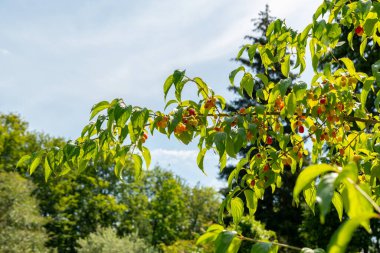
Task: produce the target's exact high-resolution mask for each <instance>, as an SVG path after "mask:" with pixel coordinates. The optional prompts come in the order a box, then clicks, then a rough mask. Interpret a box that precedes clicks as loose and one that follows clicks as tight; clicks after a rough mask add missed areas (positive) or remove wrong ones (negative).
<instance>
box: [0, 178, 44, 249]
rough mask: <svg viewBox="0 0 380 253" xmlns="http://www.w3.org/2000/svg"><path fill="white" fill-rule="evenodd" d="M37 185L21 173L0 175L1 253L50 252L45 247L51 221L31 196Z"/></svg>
mask: <svg viewBox="0 0 380 253" xmlns="http://www.w3.org/2000/svg"><path fill="white" fill-rule="evenodd" d="M34 188H35V186H34V185H33V183H32V182H30V181H29V180H27V179H25V178H22V177H21V176H20V175H19V174H18V173H14V172H0V251H1V252H9V253H11V252H15V253H16V252H50V251H52V250H51V249H50V250H49V249H48V248H46V247H45V243H46V242H47V240H48V236H47V234H46V231H45V229H44V227H43V226H44V225H45V224H46V222H47V219H45V218H43V217H42V216H41V215H40V213H39V208H38V201H37V200H36V199H35V198H34V197H33V196H31V194H32V192H33V189H34Z"/></svg>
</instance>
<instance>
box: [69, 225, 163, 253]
mask: <svg viewBox="0 0 380 253" xmlns="http://www.w3.org/2000/svg"><path fill="white" fill-rule="evenodd" d="M78 244H79V246H78V247H77V251H78V252H79V253H93V252H99V253H119V252H120V253H123V252H125V253H129V252H141V253H157V252H158V251H157V250H156V249H154V248H153V247H152V246H150V245H149V243H147V242H146V241H145V240H143V239H141V238H139V237H138V235H137V234H135V233H132V234H130V235H127V236H124V237H118V236H117V234H116V232H115V231H114V230H113V229H112V228H109V227H108V228H99V229H98V230H97V231H96V232H93V233H91V234H89V235H88V236H87V237H86V238H84V239H79V240H78Z"/></svg>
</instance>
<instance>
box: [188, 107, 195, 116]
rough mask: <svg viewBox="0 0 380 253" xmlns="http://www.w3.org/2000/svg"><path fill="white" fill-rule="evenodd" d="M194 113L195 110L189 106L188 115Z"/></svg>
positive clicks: (193, 114)
mask: <svg viewBox="0 0 380 253" xmlns="http://www.w3.org/2000/svg"><path fill="white" fill-rule="evenodd" d="M195 114H196V112H195V110H194V109H193V108H190V109H189V115H190V116H195Z"/></svg>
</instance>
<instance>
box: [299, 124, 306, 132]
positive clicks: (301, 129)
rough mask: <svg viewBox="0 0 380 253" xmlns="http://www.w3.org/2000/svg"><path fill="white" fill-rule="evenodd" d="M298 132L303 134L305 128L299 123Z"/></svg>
mask: <svg viewBox="0 0 380 253" xmlns="http://www.w3.org/2000/svg"><path fill="white" fill-rule="evenodd" d="M298 132H299V133H301V134H303V132H305V128H304V127H303V126H302V125H301V126H299V127H298Z"/></svg>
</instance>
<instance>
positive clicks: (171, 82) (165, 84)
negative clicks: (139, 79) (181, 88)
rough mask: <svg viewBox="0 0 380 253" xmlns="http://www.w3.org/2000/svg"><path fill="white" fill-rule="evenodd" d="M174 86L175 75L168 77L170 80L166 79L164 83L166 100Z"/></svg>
mask: <svg viewBox="0 0 380 253" xmlns="http://www.w3.org/2000/svg"><path fill="white" fill-rule="evenodd" d="M172 85H173V75H170V76H168V78H166V81H165V83H164V99H166V96H167V95H168V92H169V90H170V87H171V86H172Z"/></svg>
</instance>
